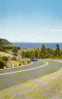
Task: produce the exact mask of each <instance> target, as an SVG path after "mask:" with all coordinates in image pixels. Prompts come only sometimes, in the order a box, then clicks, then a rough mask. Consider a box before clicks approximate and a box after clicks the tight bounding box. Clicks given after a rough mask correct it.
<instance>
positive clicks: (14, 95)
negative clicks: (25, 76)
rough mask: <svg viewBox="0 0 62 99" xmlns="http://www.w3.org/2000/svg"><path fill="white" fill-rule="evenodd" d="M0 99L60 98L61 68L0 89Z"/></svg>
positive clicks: (61, 94)
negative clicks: (20, 83)
mask: <svg viewBox="0 0 62 99" xmlns="http://www.w3.org/2000/svg"><path fill="white" fill-rule="evenodd" d="M0 99H62V69H61V70H59V71H57V72H55V73H52V74H50V75H47V76H44V77H40V78H38V79H34V80H32V81H27V82H25V83H23V84H22V85H16V86H13V87H10V88H7V89H5V90H2V91H1V92H0Z"/></svg>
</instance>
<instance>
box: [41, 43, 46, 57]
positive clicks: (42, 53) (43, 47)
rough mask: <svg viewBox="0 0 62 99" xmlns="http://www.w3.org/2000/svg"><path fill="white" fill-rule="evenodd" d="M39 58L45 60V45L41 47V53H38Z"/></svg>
mask: <svg viewBox="0 0 62 99" xmlns="http://www.w3.org/2000/svg"><path fill="white" fill-rule="evenodd" d="M40 56H41V58H47V56H48V53H47V48H46V47H45V45H44V44H43V45H42V48H41V51H40Z"/></svg>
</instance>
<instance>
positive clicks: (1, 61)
mask: <svg viewBox="0 0 62 99" xmlns="http://www.w3.org/2000/svg"><path fill="white" fill-rule="evenodd" d="M5 66H6V64H5V62H4V61H3V60H1V59H0V69H4V67H5Z"/></svg>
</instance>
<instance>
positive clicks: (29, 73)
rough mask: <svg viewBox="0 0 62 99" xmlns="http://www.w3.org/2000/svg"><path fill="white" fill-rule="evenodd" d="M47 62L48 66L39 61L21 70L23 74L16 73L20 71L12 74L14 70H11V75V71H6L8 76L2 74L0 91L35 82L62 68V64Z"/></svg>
mask: <svg viewBox="0 0 62 99" xmlns="http://www.w3.org/2000/svg"><path fill="white" fill-rule="evenodd" d="M46 61H47V62H48V64H47V63H46V62H44V61H38V62H35V63H33V64H32V65H31V66H30V67H29V66H27V67H23V68H21V69H19V71H22V72H16V71H18V70H13V72H14V71H15V72H16V73H12V70H10V74H9V71H8V72H7V71H4V73H6V72H7V73H8V74H3V73H0V74H1V75H0V90H3V89H5V88H8V87H10V86H13V85H16V84H20V83H24V82H26V81H27V80H33V79H35V78H38V77H41V76H44V75H46V74H49V73H52V72H55V71H57V70H59V69H60V68H62V63H60V62H53V61H52V62H51V60H46ZM43 63H44V65H43ZM39 67H40V68H39ZM34 68H35V69H34ZM28 69H29V70H28ZM23 70H25V71H23Z"/></svg>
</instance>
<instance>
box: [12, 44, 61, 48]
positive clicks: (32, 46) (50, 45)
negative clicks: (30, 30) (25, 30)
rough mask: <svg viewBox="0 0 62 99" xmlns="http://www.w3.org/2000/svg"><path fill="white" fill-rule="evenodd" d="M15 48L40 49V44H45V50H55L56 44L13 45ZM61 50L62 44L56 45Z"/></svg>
mask: <svg viewBox="0 0 62 99" xmlns="http://www.w3.org/2000/svg"><path fill="white" fill-rule="evenodd" d="M14 44H15V46H16V47H20V48H41V47H42V44H45V47H46V48H51V49H55V48H56V44H57V43H14ZM58 44H59V46H60V48H61V49H62V43H58Z"/></svg>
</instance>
